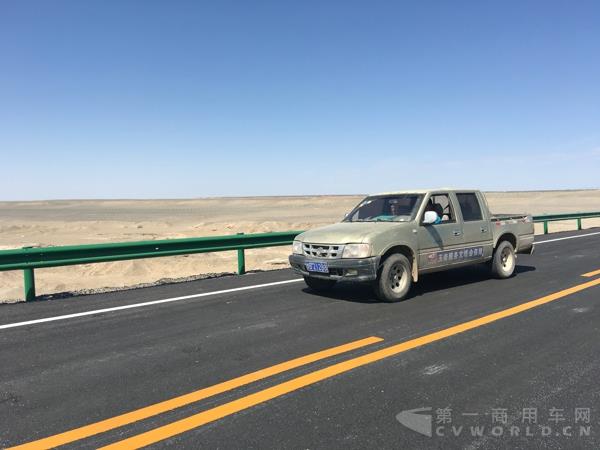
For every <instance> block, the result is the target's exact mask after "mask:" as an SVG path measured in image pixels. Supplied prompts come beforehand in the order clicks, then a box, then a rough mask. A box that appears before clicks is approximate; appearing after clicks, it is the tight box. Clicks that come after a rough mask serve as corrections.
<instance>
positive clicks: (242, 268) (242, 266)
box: [237, 233, 246, 275]
mask: <svg viewBox="0 0 600 450" xmlns="http://www.w3.org/2000/svg"><path fill="white" fill-rule="evenodd" d="M238 234H244V233H238ZM237 254H238V270H237V271H238V275H244V274H245V273H246V255H245V254H244V249H243V248H238V251H237Z"/></svg>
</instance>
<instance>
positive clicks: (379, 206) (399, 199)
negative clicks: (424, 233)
mask: <svg viewBox="0 0 600 450" xmlns="http://www.w3.org/2000/svg"><path fill="white" fill-rule="evenodd" d="M422 199H423V196H422V195H419V194H401V195H381V196H377V197H367V198H366V199H364V200H363V201H362V202H361V203H360V204H359V205H358V206H357V207H356V208H354V209H353V210H352V212H351V213H350V214H348V216H347V217H346V218H345V219H344V222H408V221H410V220H413V219H414V217H415V215H416V214H417V211H418V209H419V205H420V204H421V200H422Z"/></svg>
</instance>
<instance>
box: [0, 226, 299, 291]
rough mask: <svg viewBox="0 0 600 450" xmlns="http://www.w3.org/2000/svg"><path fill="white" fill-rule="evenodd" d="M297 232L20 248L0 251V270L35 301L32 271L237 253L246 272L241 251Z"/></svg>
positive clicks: (287, 242) (271, 244) (282, 240)
mask: <svg viewBox="0 0 600 450" xmlns="http://www.w3.org/2000/svg"><path fill="white" fill-rule="evenodd" d="M300 233H301V231H284V232H276V233H256V234H243V233H239V234H232V235H228V236H210V237H199V238H188V239H167V240H159V241H138V242H118V243H109V244H90V245H69V246H60V247H24V248H21V249H14V250H2V251H0V271H7V270H23V273H24V288H25V300H27V301H31V300H34V299H35V276H34V269H41V268H46V267H59V266H70V265H75V264H90V263H100V262H110V261H126V260H131V259H142V258H156V257H161V256H177V255H190V254H194V253H209V252H223V251H232V250H236V251H237V256H238V270H237V272H238V273H239V274H243V273H245V272H246V259H245V254H244V250H246V249H253V248H265V247H276V246H282V245H291V243H292V241H293V240H294V238H295V237H296V236H297V235H298V234H300Z"/></svg>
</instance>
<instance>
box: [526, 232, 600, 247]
mask: <svg viewBox="0 0 600 450" xmlns="http://www.w3.org/2000/svg"><path fill="white" fill-rule="evenodd" d="M597 234H600V232H597V233H587V234H578V235H577V236H567V237H561V238H556V239H546V240H545V241H536V242H535V245H539V244H545V243H546V242H556V241H564V240H565V239H577V238H582V237H586V236H595V235H597Z"/></svg>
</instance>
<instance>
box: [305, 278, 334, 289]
mask: <svg viewBox="0 0 600 450" xmlns="http://www.w3.org/2000/svg"><path fill="white" fill-rule="evenodd" d="M304 282H305V283H306V285H307V286H308V287H309V288H311V289H312V290H313V291H317V292H323V291H328V290H329V289H331V288H332V287H333V286H334V285H335V280H323V279H322V278H313V277H304Z"/></svg>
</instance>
